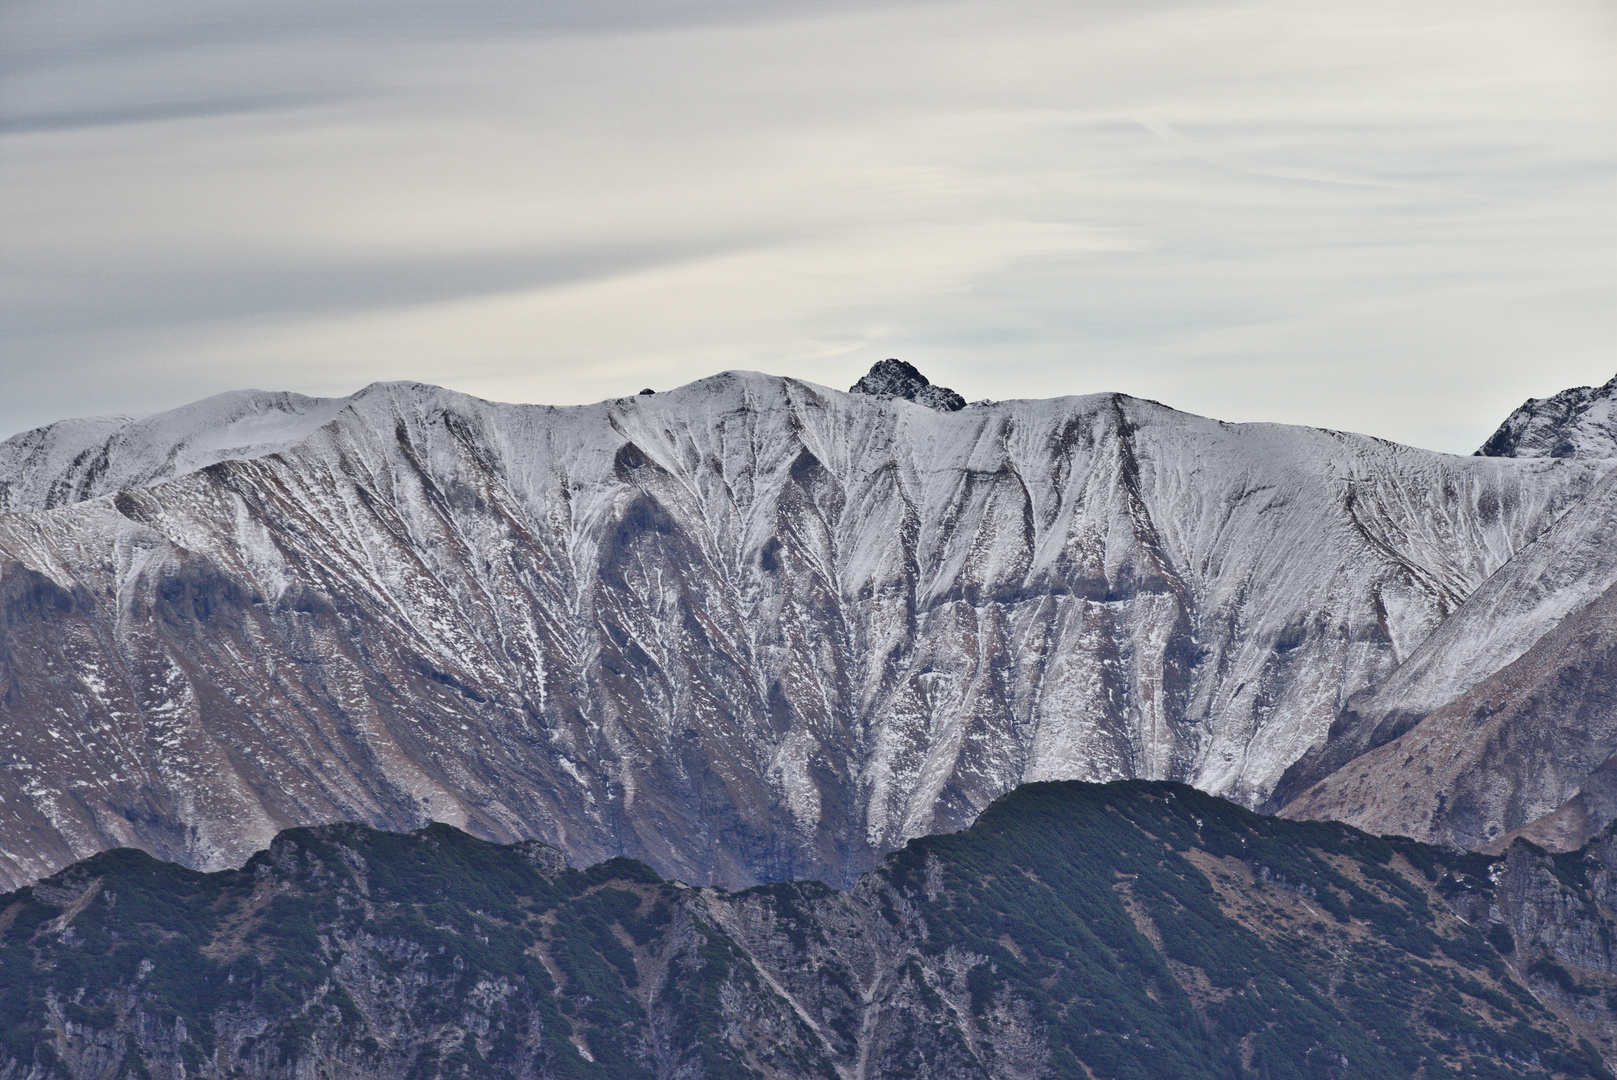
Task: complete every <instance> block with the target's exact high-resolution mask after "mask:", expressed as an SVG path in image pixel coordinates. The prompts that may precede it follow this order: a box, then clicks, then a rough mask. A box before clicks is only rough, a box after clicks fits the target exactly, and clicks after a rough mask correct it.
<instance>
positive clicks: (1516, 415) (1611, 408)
mask: <svg viewBox="0 0 1617 1080" xmlns="http://www.w3.org/2000/svg"><path fill="white" fill-rule="evenodd" d="M1477 453H1478V454H1479V455H1482V456H1486V457H1555V458H1613V457H1617V378H1614V379H1612V380H1611V381H1610V382H1608V383H1606V384H1605V385H1604V386H1578V387H1574V388H1572V389H1571V390H1563V391H1561V392H1560V393H1559V394H1556V395H1555V396H1554V397H1547V398H1528V399H1527V403H1526V404H1524V405H1523V406H1522V407H1521V408H1519V409H1517V410H1516V411H1515V412H1513V413H1511V414H1510V416H1509V417H1507V418H1506V420H1505V422H1504V423H1503V424H1500V425H1499V430H1498V431H1496V432H1494V433H1493V434H1492V435H1491V436H1489V438H1488V441H1487V442H1485V443H1483V444H1482V448H1481V449H1479V450H1478V451H1477Z"/></svg>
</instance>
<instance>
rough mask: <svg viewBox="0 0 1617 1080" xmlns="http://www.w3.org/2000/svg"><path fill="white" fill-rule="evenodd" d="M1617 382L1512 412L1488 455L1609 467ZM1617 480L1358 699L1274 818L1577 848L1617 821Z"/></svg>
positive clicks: (1302, 769)
mask: <svg viewBox="0 0 1617 1080" xmlns="http://www.w3.org/2000/svg"><path fill="white" fill-rule="evenodd" d="M1614 401H1617V380H1614V381H1613V383H1608V384H1607V385H1606V386H1604V387H1601V388H1598V389H1594V390H1591V389H1590V388H1588V387H1582V388H1579V389H1576V390H1569V391H1567V392H1566V393H1565V394H1559V395H1556V397H1554V398H1548V399H1544V400H1542V401H1530V402H1528V403H1527V405H1525V406H1523V407H1522V408H1521V409H1519V410H1517V412H1516V413H1514V414H1513V415H1512V416H1511V418H1510V419H1509V420H1507V421H1506V423H1505V425H1504V426H1503V427H1501V428H1500V433H1499V434H1497V435H1495V437H1494V439H1492V440H1490V442H1489V446H1488V447H1485V448H1484V450H1485V451H1486V450H1488V449H1489V448H1493V449H1500V448H1501V447H1503V448H1506V449H1508V450H1509V453H1510V454H1511V455H1512V456H1519V457H1523V458H1535V459H1538V460H1551V459H1557V458H1559V459H1568V458H1570V459H1574V460H1577V459H1592V460H1599V459H1609V458H1610V457H1612V456H1613V453H1614V450H1613V443H1612V436H1613V434H1614V433H1617V426H1614V425H1613V420H1612V417H1613V414H1612V406H1613V403H1614ZM1614 536H1617V474H1608V476H1607V477H1606V479H1605V480H1603V481H1602V482H1601V483H1600V484H1598V485H1596V486H1595V487H1594V488H1593V489H1592V490H1591V491H1590V493H1589V495H1588V496H1587V497H1586V498H1585V499H1583V500H1582V501H1581V502H1580V503H1579V504H1578V505H1576V506H1574V507H1573V508H1571V509H1570V510H1569V511H1568V512H1567V513H1566V514H1565V515H1564V516H1562V517H1561V518H1560V519H1559V520H1558V521H1556V522H1555V524H1554V525H1553V526H1552V527H1551V528H1549V529H1547V530H1546V531H1545V532H1544V533H1543V534H1542V535H1541V536H1539V537H1538V538H1537V539H1536V540H1535V541H1534V542H1533V543H1531V544H1529V545H1527V546H1526V547H1525V548H1523V549H1522V550H1521V551H1519V552H1518V553H1517V554H1516V555H1515V556H1514V557H1513V558H1512V559H1511V560H1510V561H1508V562H1507V563H1506V564H1505V565H1504V566H1502V567H1501V568H1500V569H1499V570H1498V571H1497V572H1496V573H1495V574H1493V575H1492V576H1491V577H1490V578H1489V579H1488V580H1487V581H1486V582H1485V583H1484V584H1483V585H1482V586H1481V587H1480V588H1478V589H1477V590H1476V591H1475V592H1473V593H1472V594H1471V595H1469V596H1468V597H1467V598H1466V599H1465V601H1464V603H1462V604H1461V605H1460V606H1459V607H1458V608H1457V609H1456V610H1455V611H1454V613H1453V614H1452V615H1450V616H1449V617H1448V618H1447V619H1446V620H1444V622H1443V624H1442V625H1441V626H1439V627H1438V628H1437V630H1436V631H1435V632H1434V633H1433V634H1432V635H1431V636H1430V637H1429V638H1427V639H1426V641H1424V642H1423V643H1422V644H1421V646H1420V647H1419V648H1418V649H1417V650H1415V652H1414V653H1412V654H1411V655H1410V656H1409V657H1408V658H1407V659H1406V660H1404V662H1403V663H1401V664H1400V665H1399V667H1398V669H1397V670H1396V671H1394V672H1393V673H1391V674H1390V675H1389V676H1388V677H1387V678H1386V679H1384V680H1382V681H1381V682H1380V683H1379V684H1378V685H1377V686H1375V687H1371V688H1367V689H1366V690H1365V691H1363V692H1361V693H1359V694H1358V695H1355V696H1354V697H1353V698H1351V699H1349V700H1348V701H1347V702H1346V703H1345V705H1344V708H1343V709H1342V712H1341V715H1340V716H1339V717H1338V719H1337V721H1336V723H1335V724H1334V725H1333V728H1332V732H1331V736H1330V738H1329V739H1328V740H1326V741H1325V742H1324V743H1322V744H1321V745H1319V746H1317V747H1315V748H1313V749H1311V750H1310V751H1309V752H1308V753H1307V754H1305V755H1304V756H1303V758H1302V759H1301V760H1300V761H1299V762H1298V763H1297V764H1296V765H1294V766H1293V767H1292V768H1291V769H1290V770H1288V772H1287V774H1286V776H1285V778H1284V779H1283V780H1282V781H1281V783H1280V784H1279V785H1278V786H1277V788H1276V792H1275V797H1274V800H1273V802H1272V804H1271V805H1272V806H1277V807H1283V809H1282V810H1281V812H1282V813H1284V814H1286V815H1287V816H1291V817H1313V818H1332V819H1335V820H1341V821H1347V822H1350V823H1352V824H1354V825H1357V826H1359V827H1360V828H1364V829H1369V830H1371V831H1375V832H1398V833H1403V834H1405V835H1408V836H1413V837H1415V838H1417V839H1421V840H1429V841H1439V842H1444V843H1452V844H1459V845H1461V846H1464V847H1477V846H1483V845H1488V846H1495V847H1496V846H1497V845H1499V844H1501V843H1504V842H1506V841H1508V840H1509V839H1510V838H1511V837H1512V836H1515V835H1518V834H1519V835H1523V836H1527V837H1530V838H1532V839H1534V840H1535V841H1537V842H1539V843H1542V844H1546V845H1548V846H1550V847H1553V848H1556V849H1560V850H1569V849H1572V848H1576V847H1578V846H1579V845H1581V844H1582V843H1583V842H1584V841H1585V840H1587V839H1588V838H1589V837H1590V836H1592V835H1594V834H1595V833H1597V832H1599V831H1600V830H1601V829H1603V828H1604V827H1605V826H1606V825H1607V823H1609V822H1611V821H1612V820H1614V819H1617V790H1614V789H1617V785H1614V784H1613V783H1612V781H1611V777H1612V775H1613V773H1612V765H1611V764H1610V763H1609V759H1611V757H1612V755H1613V754H1617V545H1614V544H1613V543H1612V537H1614Z"/></svg>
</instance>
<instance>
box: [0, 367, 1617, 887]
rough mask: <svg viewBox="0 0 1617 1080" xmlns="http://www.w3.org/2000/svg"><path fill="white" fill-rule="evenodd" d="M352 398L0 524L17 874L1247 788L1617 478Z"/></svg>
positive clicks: (965, 432) (1173, 442) (168, 445)
mask: <svg viewBox="0 0 1617 1080" xmlns="http://www.w3.org/2000/svg"><path fill="white" fill-rule="evenodd" d="M299 408H304V406H301V405H300V406H299ZM326 416H329V419H326V420H325V422H324V423H323V424H322V425H321V426H319V427H318V428H316V429H315V430H313V431H312V432H311V433H309V434H308V435H306V436H305V437H304V438H303V439H302V440H301V441H299V442H296V443H295V444H294V445H286V444H285V443H284V441H271V442H270V443H267V444H266V445H270V446H272V447H273V448H274V449H273V452H268V453H265V454H263V455H261V456H256V457H248V458H238V459H231V460H220V461H216V462H214V463H212V464H208V465H206V466H205V467H203V468H200V469H198V470H197V471H193V472H189V473H186V474H184V475H176V476H173V477H172V478H170V479H161V477H163V476H165V475H168V474H165V473H163V472H162V469H163V468H164V467H165V466H164V465H163V464H162V463H163V462H166V461H169V460H173V459H174V455H173V454H172V452H171V451H172V447H174V446H176V445H179V444H180V442H182V441H184V440H183V439H178V438H174V437H168V436H165V437H164V438H157V437H155V436H154V437H153V438H151V439H150V440H149V443H150V445H151V446H152V447H154V448H155V449H153V450H152V451H151V452H150V454H149V455H148V456H146V457H144V458H142V457H141V456H140V455H138V454H136V455H132V456H130V457H129V459H128V461H127V463H126V464H124V465H122V466H120V468H122V469H123V470H124V472H123V475H127V476H136V477H138V476H147V477H149V478H152V479H153V480H155V481H156V482H153V483H149V484H148V486H142V487H132V488H128V489H126V490H122V491H121V492H119V493H117V494H115V495H100V496H97V497H94V498H87V499H84V500H82V501H79V502H75V503H71V504H69V505H62V506H55V507H54V508H52V509H41V510H33V511H27V512H16V513H11V514H6V515H0V876H3V877H4V878H5V879H6V880H9V881H10V882H11V883H13V884H16V883H21V882H24V881H27V880H31V879H33V878H34V877H37V876H40V875H42V874H45V873H48V872H50V871H51V870H53V869H55V868H57V867H60V866H63V865H66V864H67V863H68V862H71V861H73V860H74V859H76V858H79V857H82V856H83V855H86V854H89V853H91V852H93V851H96V850H100V849H104V848H108V847H113V846H119V845H129V846H138V847H141V848H144V849H146V850H148V851H152V852H154V853H156V854H158V855H161V856H163V857H167V858H173V859H178V860H182V861H185V862H187V863H189V864H191V865H195V866H199V867H204V868H215V867H221V866H227V865H233V864H236V863H239V861H240V860H241V859H243V858H245V857H246V856H247V855H248V854H250V853H251V852H252V851H253V850H255V849H257V848H260V847H262V846H263V845H264V844H266V843H267V842H268V841H269V839H270V838H271V837H272V836H273V835H274V834H275V833H276V832H277V831H279V830H280V829H282V828H285V827H287V826H291V825H297V824H304V823H313V822H321V821H330V820H342V819H347V820H357V821H363V822H367V823H370V824H375V825H380V826H389V827H395V828H411V827H415V826H417V825H420V824H421V823H423V822H424V821H426V820H429V819H434V818H436V819H439V820H447V821H449V822H451V823H454V824H456V825H461V826H464V827H466V828H468V829H470V830H472V831H473V832H476V833H478V834H480V835H482V836H485V837H488V838H493V839H505V840H510V839H517V838H520V837H539V838H543V839H545V840H547V841H549V842H552V843H554V844H556V845H557V846H559V847H561V848H563V849H564V850H566V851H568V852H569V854H570V855H572V856H573V857H574V858H575V859H577V860H579V861H581V862H593V861H598V860H600V859H602V858H606V857H609V856H611V855H615V854H620V853H621V854H629V855H632V856H634V857H637V858H641V859H644V860H645V861H647V862H650V863H651V864H652V865H654V866H655V867H657V868H658V870H659V871H660V872H662V873H665V874H668V875H673V876H680V877H683V878H685V879H686V880H692V881H698V882H720V883H728V884H731V885H744V884H748V883H751V882H754V881H758V880H768V879H777V878H783V877H791V876H815V877H821V878H825V879H828V880H831V881H835V882H849V881H851V880H853V878H854V877H855V876H856V875H857V874H858V873H859V872H861V871H862V870H864V869H865V868H867V867H869V866H870V865H872V864H873V863H874V861H875V859H876V858H877V856H878V854H879V853H880V852H882V851H885V850H889V849H891V848H893V847H895V846H897V845H899V844H901V843H902V842H903V841H904V840H905V839H907V838H909V837H913V836H917V835H922V834H926V833H930V832H936V831H946V830H950V829H954V828H958V827H960V826H963V825H965V824H967V823H969V822H970V821H971V820H972V819H973V818H974V817H975V815H976V814H977V813H978V812H980V811H981V809H982V808H983V807H985V806H987V805H988V804H989V803H990V802H991V801H992V800H993V799H995V798H997V797H998V796H999V795H1001V794H1003V793H1004V792H1006V791H1008V790H1010V789H1011V788H1013V787H1015V786H1016V785H1017V784H1019V783H1022V782H1025V781H1029V780H1040V779H1052V778H1079V779H1091V780H1106V779H1111V778H1116V777H1126V776H1141V777H1156V778H1174V779H1183V780H1187V781H1190V782H1193V783H1195V784H1197V785H1198V786H1201V787H1203V788H1204V789H1207V790H1210V791H1214V792H1220V793H1227V794H1229V795H1231V796H1234V797H1237V798H1241V799H1245V800H1248V801H1251V802H1256V801H1259V800H1261V799H1263V798H1265V797H1266V796H1267V795H1268V794H1269V792H1270V791H1271V789H1272V788H1273V786H1274V784H1275V783H1276V781H1277V780H1278V779H1279V778H1280V776H1281V774H1282V772H1283V771H1284V770H1285V769H1286V768H1287V767H1288V766H1290V765H1291V764H1292V763H1293V762H1294V761H1296V760H1297V759H1298V758H1299V757H1300V756H1301V755H1302V754H1304V753H1305V752H1306V751H1307V750H1308V749H1309V748H1310V747H1312V746H1314V745H1315V744H1317V743H1318V742H1320V741H1321V740H1322V739H1323V738H1324V735H1325V733H1326V731H1327V729H1328V728H1329V726H1330V725H1331V723H1332V721H1333V720H1334V719H1335V718H1336V717H1337V715H1338V711H1339V709H1340V707H1341V705H1342V704H1343V702H1345V701H1346V700H1347V699H1348V697H1349V696H1351V695H1353V694H1355V693H1358V692H1360V691H1362V690H1364V689H1366V688H1368V687H1371V686H1373V685H1375V684H1376V683H1378V682H1379V681H1381V680H1383V679H1385V678H1386V677H1387V676H1388V675H1389V674H1391V673H1392V672H1393V671H1394V670H1395V669H1396V668H1397V666H1398V664H1399V663H1400V661H1402V660H1404V659H1406V658H1408V657H1409V656H1411V655H1412V654H1414V653H1415V652H1416V650H1417V649H1418V648H1419V647H1420V646H1421V644H1422V643H1423V642H1424V641H1425V640H1426V639H1427V638H1428V637H1429V636H1430V635H1431V633H1432V631H1433V630H1434V628H1436V627H1437V626H1438V625H1439V624H1440V623H1441V622H1442V621H1443V620H1444V618H1445V617H1446V616H1448V615H1449V614H1450V613H1451V612H1453V611H1454V610H1455V609H1456V608H1458V607H1460V606H1461V604H1462V603H1463V602H1465V600H1466V598H1467V597H1468V596H1470V595H1471V594H1472V593H1473V592H1474V591H1475V590H1476V588H1477V587H1478V585H1480V584H1481V583H1482V582H1483V581H1485V580H1486V579H1488V578H1489V576H1490V575H1492V574H1493V573H1494V572H1495V571H1496V570H1498V569H1499V568H1500V567H1501V566H1504V565H1506V564H1507V563H1508V562H1509V560H1510V559H1511V558H1512V556H1513V555H1515V554H1516V553H1517V552H1518V551H1521V550H1523V549H1524V548H1525V547H1526V546H1527V545H1529V544H1530V542H1531V541H1532V540H1533V539H1534V538H1535V537H1537V536H1538V535H1539V533H1540V532H1541V531H1542V530H1543V529H1545V528H1546V527H1547V526H1548V525H1549V524H1550V523H1551V522H1553V521H1555V520H1556V519H1557V518H1558V517H1560V516H1561V515H1562V514H1563V513H1564V512H1565V511H1566V510H1567V509H1568V508H1569V507H1573V506H1576V505H1578V504H1579V503H1580V500H1582V498H1583V496H1584V493H1585V492H1586V491H1588V490H1589V489H1590V487H1591V485H1593V484H1595V483H1597V482H1598V481H1599V480H1600V478H1601V477H1602V476H1603V475H1604V474H1605V472H1606V471H1607V470H1608V469H1609V468H1610V465H1609V463H1606V462H1566V461H1553V460H1519V461H1518V460H1510V459H1489V458H1455V457H1450V456H1447V455H1440V454H1433V453H1428V452H1424V451H1419V450H1414V449H1411V448H1407V447H1400V446H1395V445H1392V444H1388V443H1384V442H1380V441H1378V440H1374V439H1368V438H1364V437H1360V436H1353V435H1344V434H1340V433H1335V432H1327V431H1319V430H1314V429H1306V428H1288V427H1282V426H1277V425H1227V424H1221V423H1218V422H1216V421H1212V420H1206V419H1203V418H1200V417H1194V416H1189V415H1187V414H1183V413H1177V412H1174V411H1173V410H1171V409H1167V408H1164V407H1163V406H1160V405H1157V404H1155V403H1151V402H1144V401H1139V400H1135V399H1131V398H1126V397H1123V396H1121V395H1097V396H1092V397H1085V398H1065V399H1056V400H1050V401H1021V402H1002V403H998V404H995V405H992V406H978V407H971V408H967V409H963V410H960V411H955V412H948V413H940V412H936V411H933V410H931V409H927V408H922V407H919V406H916V405H912V404H910V403H908V402H905V401H893V400H889V401H883V400H872V399H871V398H869V397H864V396H860V395H849V394H842V393H838V392H836V391H831V390H826V389H824V388H820V387H816V386H813V385H811V384H807V383H801V382H797V381H794V380H790V379H778V378H772V377H767V376H761V375H751V374H737V373H732V374H728V375H723V376H718V377H715V378H712V379H708V380H704V381H702V382H700V383H696V384H692V385H691V386H688V387H685V388H682V389H680V390H676V391H672V392H668V393H663V394H657V395H654V396H644V397H636V398H627V399H619V400H616V401H611V402H605V403H602V404H600V405H596V406H589V407H582V408H571V409H556V408H544V407H537V406H507V405H495V404H492V403H489V402H483V401H479V400H476V399H473V398H468V397H464V396H462V395H458V394H453V393H450V392H448V391H444V390H440V389H437V388H432V387H425V386H419V385H414V384H390V385H381V386H376V387H372V388H370V389H368V390H366V391H364V392H361V393H360V394H357V395H355V396H354V397H353V398H350V399H346V400H344V401H343V402H340V403H336V404H333V403H315V404H314V405H308V406H307V408H306V409H305V411H303V412H301V413H298V416H297V417H296V418H295V422H296V423H297V424H303V423H312V422H313V421H314V420H316V419H320V418H322V417H326ZM144 423H146V424H147V425H148V427H149V429H150V430H152V431H161V430H162V429H163V424H162V423H161V418H155V417H154V418H149V419H148V420H147V421H145V422H144ZM180 428H181V429H183V430H189V429H187V428H185V427H184V425H183V424H182V425H180ZM183 430H182V434H183ZM13 441H15V440H13ZM226 441H231V440H226V439H222V438H221V439H216V440H215V442H216V443H223V442H226ZM71 460H74V461H77V460H78V458H77V457H74V458H72V459H71ZM73 468H78V466H73ZM70 472H71V470H70ZM68 475H69V474H63V476H64V477H65V476H68ZM71 475H72V476H78V474H77V473H72V474H71ZM81 479H82V478H81ZM81 479H75V480H72V481H71V482H68V480H65V479H63V478H62V477H58V478H57V479H54V480H53V479H51V478H50V477H48V476H46V475H45V474H44V473H38V474H35V473H30V474H28V477H27V478H26V482H16V481H14V482H13V486H12V488H11V489H10V490H14V491H23V490H27V491H32V492H35V493H38V492H50V491H83V492H84V493H86V494H90V493H93V492H94V491H95V490H98V489H97V488H96V487H95V486H94V485H93V484H90V485H88V486H86V484H84V483H83V482H81ZM47 501H48V500H47Z"/></svg>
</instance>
